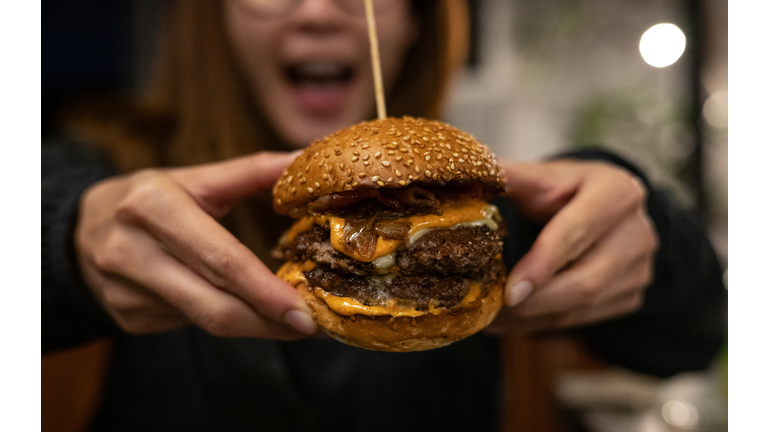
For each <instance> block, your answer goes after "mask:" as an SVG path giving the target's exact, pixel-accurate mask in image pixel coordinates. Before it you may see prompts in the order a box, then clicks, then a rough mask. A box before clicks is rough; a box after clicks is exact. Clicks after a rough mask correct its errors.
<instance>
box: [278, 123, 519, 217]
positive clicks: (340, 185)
mask: <svg viewBox="0 0 768 432" xmlns="http://www.w3.org/2000/svg"><path fill="white" fill-rule="evenodd" d="M469 182H479V183H480V184H482V185H483V186H484V187H485V188H486V189H488V190H490V191H491V192H492V193H498V192H500V191H502V190H503V189H504V176H503V173H502V169H501V167H499V165H498V164H497V161H496V157H495V155H494V154H493V153H492V152H491V151H490V149H488V147H486V146H484V145H483V144H480V143H479V142H478V141H477V140H476V139H475V138H474V137H473V136H472V135H470V134H468V133H466V132H463V131H461V130H459V129H456V128H455V127H453V126H450V125H448V124H446V123H442V122H439V121H435V120H426V119H421V118H413V117H402V118H387V119H384V120H372V121H367V122H362V123H359V124H357V125H355V126H352V127H350V128H347V129H342V130H340V131H337V132H335V133H334V134H332V135H330V136H328V137H326V138H324V139H322V140H319V141H315V142H314V143H312V145H311V146H310V147H309V148H307V150H306V151H305V152H304V153H303V154H302V155H301V156H299V157H298V158H296V160H295V161H294V162H293V164H292V165H291V166H290V167H288V169H286V170H285V172H283V174H282V176H281V177H280V178H279V179H278V181H277V183H276V184H275V186H274V188H273V191H272V192H273V204H274V207H275V211H277V212H278V213H279V214H286V213H288V212H289V211H290V210H291V209H293V208H296V207H299V206H302V205H304V204H306V203H308V202H310V201H312V200H314V199H315V198H317V197H319V196H321V195H325V194H329V193H333V192H342V191H347V190H353V189H356V188H358V187H365V188H397V187H404V186H407V185H409V184H412V183H422V184H429V185H445V184H448V183H452V184H463V183H469Z"/></svg>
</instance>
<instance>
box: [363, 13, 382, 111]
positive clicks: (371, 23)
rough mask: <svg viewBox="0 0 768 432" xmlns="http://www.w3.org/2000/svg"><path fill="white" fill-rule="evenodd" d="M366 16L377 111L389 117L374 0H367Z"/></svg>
mask: <svg viewBox="0 0 768 432" xmlns="http://www.w3.org/2000/svg"><path fill="white" fill-rule="evenodd" d="M365 18H366V21H367V22H368V41H369V42H370V45H371V66H372V67H373V88H374V91H375V92H376V112H377V113H378V115H379V120H384V119H385V118H387V104H386V102H385V101H384V84H383V83H382V79H381V61H380V60H379V38H378V37H377V36H376V18H375V17H374V15H373V0H365Z"/></svg>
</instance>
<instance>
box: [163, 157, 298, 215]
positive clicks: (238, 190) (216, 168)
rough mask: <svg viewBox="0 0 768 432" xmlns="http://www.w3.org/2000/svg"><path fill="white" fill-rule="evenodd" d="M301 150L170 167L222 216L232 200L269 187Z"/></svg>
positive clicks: (201, 201)
mask: <svg viewBox="0 0 768 432" xmlns="http://www.w3.org/2000/svg"><path fill="white" fill-rule="evenodd" d="M301 152H302V151H296V152H292V153H276V152H260V153H256V154H253V155H248V156H242V157H238V158H234V159H229V160H226V161H223V162H214V163H209V164H204V165H197V166H193V167H189V168H179V169H174V170H171V171H170V175H171V177H173V178H174V179H175V180H176V181H178V182H179V183H180V184H181V185H182V186H183V187H184V189H185V190H186V191H187V193H189V194H190V195H191V196H192V198H193V199H194V200H195V201H196V202H197V204H198V205H199V206H200V207H202V208H203V209H204V210H205V211H206V212H207V213H209V214H211V215H213V216H220V215H222V214H223V213H226V212H227V211H228V210H229V208H230V207H231V206H232V204H233V203H235V202H237V201H240V200H243V199H245V198H249V197H252V196H254V195H256V194H258V193H260V192H263V191H265V190H269V189H270V188H272V186H273V185H274V184H275V182H276V181H277V179H278V178H279V177H280V175H281V174H282V173H283V171H284V170H285V169H286V168H287V167H288V166H289V165H290V164H291V163H292V162H293V160H294V159H296V157H297V156H298V155H299V154H301Z"/></svg>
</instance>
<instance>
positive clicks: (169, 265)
mask: <svg viewBox="0 0 768 432" xmlns="http://www.w3.org/2000/svg"><path fill="white" fill-rule="evenodd" d="M295 156H296V155H295V154H278V153H260V154H257V155H253V156H246V157H241V158H238V159H232V160H229V161H225V162H220V163H212V164H207V165H200V166H195V167H190V168H179V169H168V170H145V171H141V172H138V173H136V174H132V175H127V176H122V177H114V178H111V179H107V180H105V181H102V182H99V183H97V184H95V185H93V186H92V187H91V188H89V189H88V190H87V191H86V192H85V193H84V194H83V197H82V198H81V201H80V214H79V217H78V221H77V226H76V229H75V248H76V250H77V256H78V260H79V265H80V268H81V270H82V273H83V275H84V278H85V281H86V282H87V284H88V286H89V287H90V288H91V290H92V292H93V294H94V295H95V297H96V299H97V300H98V301H99V302H100V303H101V305H102V306H103V307H104V308H105V309H106V311H107V312H108V313H109V314H110V315H111V316H112V318H113V319H114V320H115V322H117V324H118V325H119V326H120V327H121V328H122V329H124V330H125V331H127V332H129V333H134V334H145V333H154V332H161V331H165V330H171V329H176V328H180V327H184V326H187V325H189V324H196V325H198V326H200V327H201V328H203V329H205V330H207V331H208V332H210V333H211V334H214V335H217V336H251V337H263V338H274V339H296V338H299V337H301V336H304V335H307V334H311V333H314V331H315V329H316V326H315V323H314V321H313V320H312V318H311V313H312V312H311V310H310V309H309V307H308V306H307V305H306V304H305V303H304V301H303V300H302V299H301V298H300V297H299V294H298V293H297V292H296V291H295V289H294V288H293V287H291V286H290V285H288V284H287V283H286V282H284V281H282V280H280V279H279V278H277V277H276V276H275V275H274V274H272V272H271V271H270V270H269V269H268V268H267V267H266V266H265V265H264V264H263V263H262V262H261V261H260V260H259V259H258V258H257V257H256V255H254V254H253V252H251V251H250V250H249V249H248V248H247V247H245V246H244V245H243V244H242V243H240V242H239V241H238V240H237V239H236V238H235V237H234V236H233V235H232V234H231V233H229V232H228V231H227V230H226V229H224V228H223V227H222V226H221V225H220V224H219V223H218V222H217V219H219V218H221V217H222V216H224V215H225V214H226V213H227V211H229V209H230V206H231V205H232V204H233V203H234V202H236V201H238V200H241V199H244V198H247V197H249V196H252V195H254V194H256V193H258V192H261V191H263V190H267V189H269V188H270V187H271V186H272V185H273V184H274V182H275V181H276V180H277V178H278V176H279V175H280V173H281V172H282V171H283V169H285V168H286V167H287V166H288V165H289V164H290V163H291V162H292V161H293V159H294V158H295Z"/></svg>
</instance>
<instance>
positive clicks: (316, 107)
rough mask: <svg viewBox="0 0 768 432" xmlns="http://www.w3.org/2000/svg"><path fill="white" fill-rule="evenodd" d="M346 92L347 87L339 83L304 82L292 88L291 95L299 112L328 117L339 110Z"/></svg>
mask: <svg viewBox="0 0 768 432" xmlns="http://www.w3.org/2000/svg"><path fill="white" fill-rule="evenodd" d="M347 92H348V86H347V85H344V84H342V83H339V82H314V83H308V82H305V83H301V84H298V85H296V86H294V90H293V95H294V100H295V102H296V104H297V105H298V107H299V109H300V110H301V111H303V112H305V113H307V114H310V115H316V116H329V115H333V114H336V113H337V112H338V111H340V110H341V108H342V107H343V105H344V101H345V96H346V95H347Z"/></svg>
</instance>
